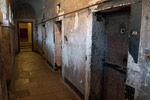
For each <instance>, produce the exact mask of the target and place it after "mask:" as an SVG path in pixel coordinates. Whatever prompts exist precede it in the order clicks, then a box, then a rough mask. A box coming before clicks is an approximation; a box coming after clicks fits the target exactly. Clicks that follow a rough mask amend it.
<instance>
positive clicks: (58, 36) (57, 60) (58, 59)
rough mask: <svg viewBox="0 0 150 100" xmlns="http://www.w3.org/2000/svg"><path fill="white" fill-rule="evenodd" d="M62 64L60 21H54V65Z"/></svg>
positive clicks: (59, 66)
mask: <svg viewBox="0 0 150 100" xmlns="http://www.w3.org/2000/svg"><path fill="white" fill-rule="evenodd" d="M61 66H62V32H61V21H59V22H56V23H55V67H56V68H59V69H60V68H61Z"/></svg>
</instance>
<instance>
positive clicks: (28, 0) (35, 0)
mask: <svg viewBox="0 0 150 100" xmlns="http://www.w3.org/2000/svg"><path fill="white" fill-rule="evenodd" d="M45 1H46V0H11V5H12V10H14V9H15V8H16V7H17V6H19V5H21V4H28V5H30V6H31V7H32V8H33V10H34V11H35V13H36V14H37V13H38V12H40V11H41V10H42V9H43V8H44V7H43V5H44V4H45Z"/></svg>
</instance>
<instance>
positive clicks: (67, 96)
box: [11, 52, 80, 100]
mask: <svg viewBox="0 0 150 100" xmlns="http://www.w3.org/2000/svg"><path fill="white" fill-rule="evenodd" d="M11 88H12V90H13V92H12V94H11V96H12V98H11V100H14V98H13V96H14V97H15V99H16V100H80V98H79V97H78V96H77V95H76V94H75V93H74V92H73V91H72V90H71V89H70V88H69V87H68V86H66V85H65V84H64V82H63V81H62V80H61V72H60V71H59V72H54V71H53V70H52V69H50V68H49V65H48V64H47V62H46V61H45V60H44V59H43V58H42V57H41V56H40V55H39V54H37V53H35V52H21V53H19V54H18V55H17V57H16V62H15V70H14V77H13V80H12V87H11Z"/></svg>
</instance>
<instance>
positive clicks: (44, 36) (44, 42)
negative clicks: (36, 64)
mask: <svg viewBox="0 0 150 100" xmlns="http://www.w3.org/2000/svg"><path fill="white" fill-rule="evenodd" d="M42 55H43V58H45V59H46V27H45V24H44V25H43V27H42Z"/></svg>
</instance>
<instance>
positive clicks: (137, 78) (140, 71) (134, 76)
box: [127, 0, 150, 100]
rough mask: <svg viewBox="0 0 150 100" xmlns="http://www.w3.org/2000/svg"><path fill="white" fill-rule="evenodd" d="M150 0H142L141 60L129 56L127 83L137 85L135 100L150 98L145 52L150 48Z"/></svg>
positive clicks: (148, 68) (149, 72)
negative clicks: (135, 60) (136, 61)
mask: <svg viewBox="0 0 150 100" xmlns="http://www.w3.org/2000/svg"><path fill="white" fill-rule="evenodd" d="M149 4H150V1H149V0H143V2H142V22H141V32H140V47H139V48H140V49H139V60H138V63H135V62H134V60H133V57H132V56H131V54H130V53H129V58H128V69H129V70H128V81H127V83H128V84H130V85H132V86H133V87H135V89H136V93H135V100H149V98H150V94H149V90H150V63H149V62H146V59H145V53H146V51H149V50H150V43H149V42H150V41H149V37H150V33H149V31H150V28H149V25H150V23H149V17H150V14H149V11H150V9H149Z"/></svg>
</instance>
